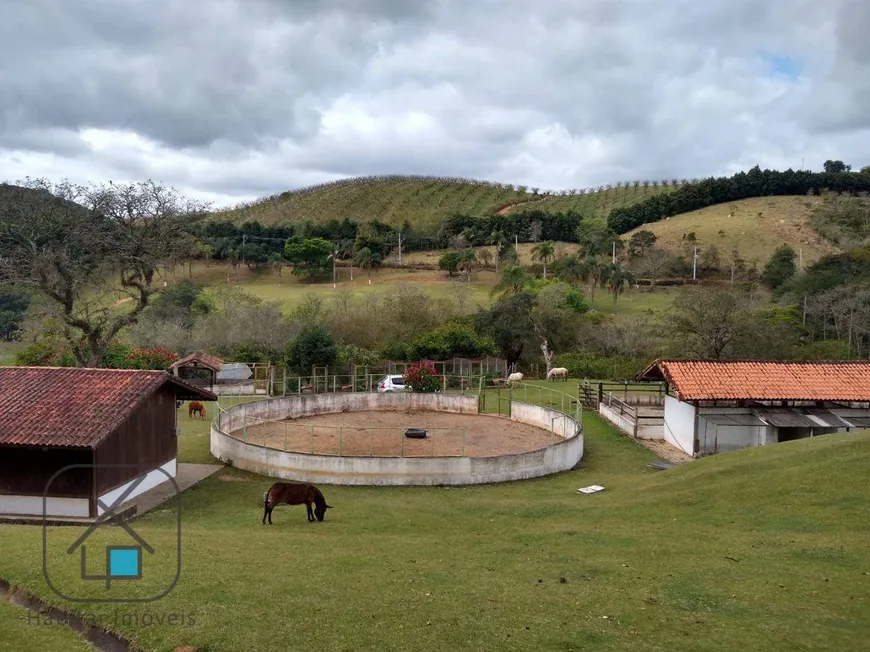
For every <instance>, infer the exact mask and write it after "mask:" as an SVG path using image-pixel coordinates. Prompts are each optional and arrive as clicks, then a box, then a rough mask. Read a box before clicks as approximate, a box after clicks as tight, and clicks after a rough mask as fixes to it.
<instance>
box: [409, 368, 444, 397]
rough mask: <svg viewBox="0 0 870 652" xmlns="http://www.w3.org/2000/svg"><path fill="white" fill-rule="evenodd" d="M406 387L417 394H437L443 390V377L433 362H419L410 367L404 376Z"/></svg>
mask: <svg viewBox="0 0 870 652" xmlns="http://www.w3.org/2000/svg"><path fill="white" fill-rule="evenodd" d="M404 379H405V385H406V386H408V387H410V388H411V389H412V390H413V391H415V392H437V391H438V390H439V389H441V377H440V376H439V375H438V373H437V372H436V371H435V366H434V365H433V364H432V363H431V362H417V363H416V364H412V365H411V366H410V367H408V371H407V372H406V373H405V375H404Z"/></svg>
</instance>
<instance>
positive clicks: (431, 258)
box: [388, 242, 578, 265]
mask: <svg viewBox="0 0 870 652" xmlns="http://www.w3.org/2000/svg"><path fill="white" fill-rule="evenodd" d="M554 244H555V248H556V257H560V256H563V255H565V256H570V255H572V254H574V253H576V252H577V249H578V245H577V244H576V243H574V242H556V243H554ZM534 248H535V245H534V244H533V243H531V242H521V243H520V244H519V245H518V246H517V247H516V250H517V255H518V256H519V259H520V264H521V265H532V264H534V263H535V261H534V260H532V249H534ZM484 249H486V250H487V251H489V252H490V254H491V255H492V260H493V261H495V247H492V246H490V247H474V251H475V252H480V251H482V250H484ZM448 251H451V250H449V249H432V250H429V251H412V252H411V253H409V254H403V255H402V261H403V262H405V263H409V264H410V263H427V264H429V265H437V264H438V260H439V259H440V258H441V256H443V255H444V254H446V253H447V252H448ZM397 258H398V255H397V254H396V253H395V252H393V253H391V254H390V256H389V257H388V260H389V261H394V260H397Z"/></svg>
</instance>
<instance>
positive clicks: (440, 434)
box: [214, 377, 582, 457]
mask: <svg viewBox="0 0 870 652" xmlns="http://www.w3.org/2000/svg"><path fill="white" fill-rule="evenodd" d="M458 380H459V379H457V381H458ZM453 385H459V386H458V387H454V386H453ZM462 385H463V384H462V383H461V382H456V383H454V382H452V381H450V382H447V381H446V380H445V384H444V386H445V387H446V390H445V391H446V392H449V393H459V394H466V395H474V396H478V398H479V402H478V410H479V412H481V413H487V414H492V415H498V416H504V417H508V418H510V417H511V405H512V403H513V402H514V401H519V402H523V403H528V404H531V405H540V406H542V407H546V408H549V409H551V410H553V411H555V412H556V413H557V414H556V416H554V417H551V418H550V424H549V441H548V444H547V445H548V446H552V445H554V444H556V443H558V442H559V441H562V439H563V437H562V436H560V435H557V434H556V428H555V426H556V424H557V423H558V421H559V419H562V420H563V422H562V424H561V425H562V428H561V430H562V432H566V433H567V431H568V430H569V428H568V427H567V422H568V419H571V420H573V422H575V423H576V424H577V425H576V429H575V431H574V432H572V433H567V434H566V438H570V437H573V436H576V435H578V434H580V432H581V431H582V425H581V423H582V404H581V403H580V402H579V401H578V400H577V399H576V398H575V397H573V396H571V395H570V394H566V393H565V392H562V391H559V390H555V389H550V388H548V387H542V386H539V385H533V384H529V383H513V384H512V386H508V387H502V386H496V385H484V382H483V377H480V378H478V379H477V387H476V388H471V387H463V386H462ZM359 386H361V385H355V386H354V387H359ZM330 387H338V384H337V383H336V384H335V385H331V386H330ZM298 390H299V391H298V392H294V393H292V394H287V395H284V396H292V395H293V394H295V393H299V394H305V393H306V392H304V391H302V389H301V387H300V388H298ZM339 391H341V390H339ZM348 391H350V390H348ZM366 391H367V390H365V389H363V390H357V392H358V393H360V392H366ZM309 393H313V392H309ZM280 396H281V395H279V396H276V397H272V398H266V399H265V400H273V399H276V398H279V397H280ZM251 398H252V399H253V400H256V399H255V398H253V397H251ZM243 402H248V401H243ZM226 407H229V406H222V405H221V404H220V403H218V414H217V415H216V416H215V419H214V425H215V426H216V427H217V428H218V430H220V431H221V432H223V433H225V434H227V435H229V436H231V437H234V438H236V439H239V440H240V441H244V442H245V443H250V444H255V445H258V446H263V447H265V448H270V449H275V450H280V451H284V452H288V451H294V452H300V453H311V454H318V455H337V456H353V457H358V456H363V457H365V456H369V457H435V456H437V457H464V456H466V454H467V452H468V428H467V427H465V426H455V427H434V428H428V427H427V428H426V430H427V432H428V436H427V437H426V438H425V439H418V440H415V439H408V438H407V437H406V436H405V430H406V428H405V427H398V426H372V427H369V426H366V425H359V426H354V425H337V426H336V425H320V424H303V423H294V422H293V420H287V419H278V420H268V419H263V418H260V417H256V416H252V415H241V416H240V415H230V414H228V413H227V412H226V409H225V408H226ZM312 416H314V415H312ZM230 419H232V420H233V421H234V422H236V424H237V423H238V421H239V420H241V427H239V426H238V425H234V427H233V428H232V429H229V421H230Z"/></svg>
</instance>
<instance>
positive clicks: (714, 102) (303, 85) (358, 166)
mask: <svg viewBox="0 0 870 652" xmlns="http://www.w3.org/2000/svg"><path fill="white" fill-rule="evenodd" d="M868 34H870V2H867V0H414V1H411V0H185V1H184V2H182V1H180V0H76V1H75V2H72V1H70V0H0V61H2V64H0V180H7V181H15V180H17V179H22V178H24V177H26V176H31V177H43V176H44V177H49V178H51V179H53V180H60V179H62V178H69V179H72V180H73V181H78V182H88V181H103V180H109V179H111V180H115V181H120V180H137V179H145V178H153V179H156V180H160V181H163V182H165V183H167V184H170V185H173V186H175V187H177V188H179V189H180V190H182V191H184V192H186V193H188V194H191V195H193V196H196V197H198V198H202V199H208V200H211V201H214V202H215V204H216V205H228V204H232V203H235V202H237V201H242V200H248V199H251V198H255V197H260V196H264V195H268V194H272V193H275V192H280V191H283V190H287V189H290V188H296V187H301V186H306V185H310V184H313V183H319V182H323V181H330V180H333V179H338V178H342V177H346V176H360V175H374V174H434V175H446V176H462V177H474V178H480V179H491V180H497V181H504V182H512V183H516V184H526V185H530V186H540V187H542V188H549V189H561V188H573V187H588V186H594V185H598V184H600V183H607V182H615V181H617V180H626V179H644V178H662V177H673V176H676V177H681V178H682V177H700V176H707V175H711V174H713V175H715V174H730V173H733V172H735V171H738V170H741V169H746V168H748V167H751V166H753V165H755V164H760V165H761V166H762V167H772V168H787V167H793V168H799V167H800V165H801V161H802V160H804V165H805V167H808V168H811V169H820V168H821V164H822V162H823V161H824V160H826V159H828V158H841V159H843V160H845V161H846V162H847V163H851V164H853V165H854V166H856V167H859V166H861V165H868V164H870V36H868Z"/></svg>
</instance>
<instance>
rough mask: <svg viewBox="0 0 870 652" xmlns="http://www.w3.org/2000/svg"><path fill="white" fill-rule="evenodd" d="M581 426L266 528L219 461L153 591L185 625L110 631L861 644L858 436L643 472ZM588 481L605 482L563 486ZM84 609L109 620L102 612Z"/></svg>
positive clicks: (263, 644) (614, 438)
mask: <svg viewBox="0 0 870 652" xmlns="http://www.w3.org/2000/svg"><path fill="white" fill-rule="evenodd" d="M180 425H181V426H182V434H181V435H180V439H181V450H182V453H181V459H182V461H190V460H195V461H203V446H204V445H205V444H206V442H207V440H206V439H205V438H204V437H203V434H204V431H205V428H206V425H207V424H206V423H204V422H190V423H188V421H187V417H186V415H184V416H183V417H182V418H181V419H180ZM584 425H585V454H584V459H583V461H582V462H581V464H580V466H579V468H578V469H577V470H574V471H570V472H566V473H562V474H559V475H557V476H553V477H549V478H544V479H540V480H534V481H527V482H514V483H506V484H500V485H493V486H480V487H465V488H446V487H430V488H422V487H421V488H378V487H324V493H325V495H326V497H327V500H328V501H329V503H330V504H331V505H334V506H335V509H334V510H330V511H329V513H328V515H327V519H326V521H325V522H324V523H317V524H309V523H308V522H307V521H306V520H305V516H304V508H301V507H281V508H278V509H277V510H276V511H275V513H274V521H275V525H274V526H272V527H268V526H262V525H260V518H261V517H262V511H261V507H260V506H259V504H258V501H259V499H260V497H261V495H262V493H263V491H265V489H266V487H268V485H269V484H270V480H269V479H267V478H263V477H258V476H254V475H251V474H247V473H243V472H240V471H238V470H235V469H231V468H227V469H225V470H223V471H222V472H220V475H219V476H216V477H215V476H213V477H212V478H210V479H208V480H206V481H204V482H203V483H202V484H201V485H199V486H198V487H197V488H195V489H194V490H191V491H188V492H186V493H185V494H184V496H183V515H184V516H183V551H184V552H183V555H184V565H183V571H182V577H181V581H180V582H179V584H178V586H177V587H176V588H175V590H174V591H173V592H172V593H170V594H169V595H168V596H167V597H165V598H163V599H162V600H161V601H159V602H158V603H155V604H152V605H148V606H147V611H148V612H149V613H152V614H153V613H157V614H160V613H180V612H182V611H184V612H185V613H186V614H187V615H188V622H187V624H186V625H185V626H169V625H166V624H164V625H157V624H153V625H149V626H142V625H133V624H129V623H128V624H124V623H122V624H121V625H119V626H118V627H117V629H118V630H119V633H121V634H124V635H126V636H129V637H132V638H133V639H134V640H135V642H136V643H137V644H139V645H141V646H142V647H143V648H144V649H147V650H160V651H166V652H169V651H172V650H175V649H177V648H179V647H181V646H183V645H189V646H191V648H190V649H193V650H198V651H199V652H205V651H206V650H208V651H211V652H218V651H223V650H240V649H256V650H262V651H264V652H267V651H270V650H321V649H323V650H356V651H363V650H378V651H380V650H407V651H413V650H426V651H427V652H431V651H434V652H437V651H439V650H445V651H446V650H459V649H463V650H465V649H468V650H471V649H474V650H626V649H631V650H698V649H704V650H734V649H746V650H757V649H764V650H789V651H792V650H818V649H831V650H834V649H836V650H864V649H866V641H867V640H868V637H870V576H868V574H867V573H868V572H870V568H868V565H867V564H868V559H870V537H868V534H870V521H868V520H867V518H866V515H867V500H868V498H867V494H866V491H864V487H865V486H866V483H865V479H866V477H867V474H868V472H870V435H868V434H866V433H859V434H854V433H852V434H840V435H833V436H825V437H816V438H813V439H810V440H803V441H798V442H790V443H785V444H778V445H776V446H770V447H766V448H756V449H748V450H744V451H740V452H737V453H729V454H723V455H718V456H714V457H711V458H706V459H703V460H699V461H696V462H691V463H689V464H686V465H683V466H681V467H678V468H676V469H672V470H669V471H665V472H658V473H656V472H652V471H651V470H649V469H648V468H647V467H646V464H647V463H648V462H649V461H651V459H653V457H652V454H651V453H650V452H649V451H647V450H646V449H644V448H642V447H640V446H638V445H636V444H635V443H634V442H632V441H631V440H629V439H627V438H624V437H622V436H620V435H618V434H617V433H615V432H614V430H613V429H611V428H610V427H609V426H607V425H605V424H604V423H603V422H602V421H600V420H599V419H598V418H597V417H596V416H595V415H591V414H587V415H585V417H584ZM194 431H196V432H194ZM834 478H835V479H836V481H833V482H832V481H831V480H832V479H834ZM592 483H599V484H603V485H604V486H606V487H607V491H605V492H604V493H602V494H597V495H593V496H582V495H577V494H576V489H577V488H578V487H580V486H585V485H588V484H592ZM171 525H172V517H171V515H170V514H169V513H167V512H166V511H157V512H155V513H153V514H150V515H148V516H146V517H145V518H143V519H142V520H141V521H139V524H138V526H137V531H138V532H139V533H140V534H142V535H143V536H144V537H145V538H146V539H147V540H148V541H151V542H152V543H153V544H154V545H155V546H160V545H161V544H163V543H166V542H167V541H169V540H170V539H171V532H172V527H171ZM0 550H2V551H3V554H2V555H0V577H4V578H6V579H9V580H11V581H12V582H13V583H15V584H21V585H23V586H24V587H26V588H27V589H28V590H29V591H31V592H34V593H36V594H38V595H40V596H43V597H45V598H47V599H51V594H50V593H49V591H48V589H47V588H46V586H45V584H44V580H43V579H42V576H41V570H40V559H39V550H40V529H39V528H34V527H22V526H0ZM142 581H143V582H145V580H144V579H143V580H142ZM93 591H94V592H95V593H97V592H99V591H100V588H99V587H97V588H94V589H93ZM9 609H10V608H9V607H6V608H5V609H4V608H0V623H2V624H4V625H6V626H2V627H0V649H15V650H19V649H25V650H27V649H34V650H35V649H43V650H67V649H75V648H73V647H70V646H69V645H67V642H68V641H67V640H65V639H64V635H62V634H57V635H56V636H57V638H55V639H53V640H47V641H37V639H36V638H34V637H36V636H41V635H42V634H39V633H37V632H34V631H33V630H31V629H29V628H30V627H32V626H31V625H27V623H26V619H25V616H24V615H23V611H21V612H20V613H18V614H14V613H13V612H12V611H10V610H9ZM88 609H89V610H90V611H93V612H96V614H97V615H98V616H102V617H103V618H104V620H105V621H111V618H112V613H113V612H112V610H113V609H114V607H111V606H109V607H107V606H90V605H89V606H88ZM126 610H127V611H130V610H131V607H130V606H129V605H127V606H126ZM191 614H192V615H194V616H195V620H194V622H193V623H191V622H190V620H189V616H190V615H191ZM4 618H5V619H6V620H5V621H4V620H3V619H4ZM4 645H5V646H6V647H5V648H4V647H3V646H4ZM40 645H41V647H39V646H40Z"/></svg>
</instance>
